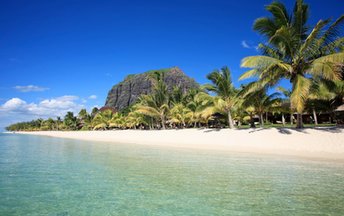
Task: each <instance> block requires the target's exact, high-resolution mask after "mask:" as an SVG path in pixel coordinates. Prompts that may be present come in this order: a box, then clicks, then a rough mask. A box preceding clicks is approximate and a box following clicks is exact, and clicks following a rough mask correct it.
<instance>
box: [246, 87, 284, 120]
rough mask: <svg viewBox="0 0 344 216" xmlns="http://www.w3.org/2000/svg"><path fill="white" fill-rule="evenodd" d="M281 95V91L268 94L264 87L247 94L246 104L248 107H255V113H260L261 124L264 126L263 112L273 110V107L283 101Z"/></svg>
mask: <svg viewBox="0 0 344 216" xmlns="http://www.w3.org/2000/svg"><path fill="white" fill-rule="evenodd" d="M279 96H280V94H279V93H273V94H271V95H268V94H267V93H266V89H265V88H263V89H260V90H258V91H255V92H250V93H249V94H246V95H245V101H244V104H245V105H246V106H247V107H250V106H252V107H254V111H255V113H256V114H257V115H259V120H260V126H261V127H264V118H263V114H264V113H267V112H269V111H272V109H273V108H274V107H276V105H278V103H280V102H281V99H280V98H279Z"/></svg>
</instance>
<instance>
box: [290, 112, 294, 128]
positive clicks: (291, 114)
mask: <svg viewBox="0 0 344 216" xmlns="http://www.w3.org/2000/svg"><path fill="white" fill-rule="evenodd" d="M293 120H294V119H293V113H290V125H293Z"/></svg>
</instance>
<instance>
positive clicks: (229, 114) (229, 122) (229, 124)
mask: <svg viewBox="0 0 344 216" xmlns="http://www.w3.org/2000/svg"><path fill="white" fill-rule="evenodd" d="M228 126H229V128H230V129H233V128H234V124H233V119H232V114H231V111H230V110H229V111H228Z"/></svg>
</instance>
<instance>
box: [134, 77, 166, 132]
mask: <svg viewBox="0 0 344 216" xmlns="http://www.w3.org/2000/svg"><path fill="white" fill-rule="evenodd" d="M150 80H151V82H152V85H153V92H152V93H151V94H150V95H142V96H141V97H140V98H139V103H138V105H137V106H136V111H137V112H139V113H141V114H144V115H147V116H150V117H152V118H155V119H159V120H160V123H161V127H162V129H166V120H167V119H166V118H167V115H168V112H169V110H170V107H169V104H170V102H169V99H170V95H169V94H168V91H167V86H166V83H165V81H164V73H162V72H158V71H156V72H154V73H152V74H151V76H150Z"/></svg>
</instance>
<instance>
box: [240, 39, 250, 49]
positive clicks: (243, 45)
mask: <svg viewBox="0 0 344 216" xmlns="http://www.w3.org/2000/svg"><path fill="white" fill-rule="evenodd" d="M241 45H242V47H244V48H246V49H251V46H250V45H248V44H247V42H246V41H245V40H243V41H241Z"/></svg>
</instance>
